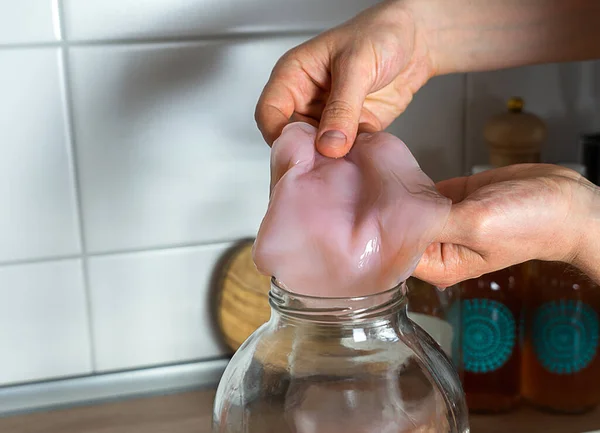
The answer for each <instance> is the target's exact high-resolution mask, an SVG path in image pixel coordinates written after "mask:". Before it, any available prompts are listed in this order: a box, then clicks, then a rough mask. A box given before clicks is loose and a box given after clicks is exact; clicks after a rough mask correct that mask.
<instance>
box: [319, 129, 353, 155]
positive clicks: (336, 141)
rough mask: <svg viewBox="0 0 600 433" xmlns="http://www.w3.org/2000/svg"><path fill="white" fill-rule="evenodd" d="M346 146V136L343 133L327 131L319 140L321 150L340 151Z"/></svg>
mask: <svg viewBox="0 0 600 433" xmlns="http://www.w3.org/2000/svg"><path fill="white" fill-rule="evenodd" d="M345 146H346V135H345V134H344V133H343V132H341V131H327V132H324V133H323V135H321V138H320V139H319V147H320V148H321V150H326V149H331V150H340V149H343V148H344V147H345Z"/></svg>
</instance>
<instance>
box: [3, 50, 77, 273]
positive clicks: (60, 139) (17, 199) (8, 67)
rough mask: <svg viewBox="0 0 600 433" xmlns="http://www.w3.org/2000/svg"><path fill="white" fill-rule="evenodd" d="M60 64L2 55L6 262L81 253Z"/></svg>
mask: <svg viewBox="0 0 600 433" xmlns="http://www.w3.org/2000/svg"><path fill="white" fill-rule="evenodd" d="M59 61H60V56H59V50H57V49H56V48H47V49H28V50H14V49H13V50H5V51H3V50H0V65H2V67H1V68H0V95H2V98H1V99H0V203H2V204H3V205H2V211H1V212H0V262H2V261H11V260H23V259H32V258H38V257H48V256H56V255H69V254H78V253H80V252H81V251H80V246H79V233H78V229H77V214H76V209H75V190H74V185H73V176H72V173H71V169H70V164H71V160H70V151H69V146H70V144H69V140H68V138H67V137H68V135H67V128H66V126H65V125H66V123H65V109H64V103H63V101H64V95H63V88H62V77H61V75H60V70H59Z"/></svg>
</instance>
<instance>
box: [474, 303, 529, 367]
mask: <svg viewBox="0 0 600 433" xmlns="http://www.w3.org/2000/svg"><path fill="white" fill-rule="evenodd" d="M462 315H463V318H462V324H463V335H462V346H463V354H462V356H463V364H464V369H465V371H467V372H470V373H491V372H493V371H496V370H498V369H499V368H500V367H502V366H503V365H504V364H505V363H506V362H507V361H508V360H509V359H510V356H511V355H512V353H513V350H514V347H515V343H516V339H517V336H516V332H517V325H516V322H515V318H514V317H513V314H512V313H511V311H510V310H509V309H508V308H507V307H506V306H505V305H504V304H502V303H500V302H497V301H492V300H490V299H467V300H464V301H463V307H462Z"/></svg>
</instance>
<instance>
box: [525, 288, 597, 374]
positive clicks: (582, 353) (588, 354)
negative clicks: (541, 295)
mask: <svg viewBox="0 0 600 433" xmlns="http://www.w3.org/2000/svg"><path fill="white" fill-rule="evenodd" d="M599 328H600V321H599V319H598V313H597V312H596V311H594V309H593V308H592V307H590V306H589V305H586V304H584V303H583V302H580V301H574V300H561V301H553V302H548V303H546V304H543V305H542V306H540V307H539V308H538V309H537V310H536V311H535V314H534V315H533V321H532V338H533V349H534V351H535V355H536V357H537V359H538V360H539V362H540V364H542V366H543V367H544V368H545V369H546V370H548V371H549V372H551V373H555V374H573V373H577V372H579V371H581V370H583V369H584V368H586V367H587V366H588V365H590V363H591V362H592V361H593V360H594V358H595V357H596V352H597V351H598V343H599V341H600V335H599V334H600V332H599Z"/></svg>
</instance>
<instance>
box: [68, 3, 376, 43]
mask: <svg viewBox="0 0 600 433" xmlns="http://www.w3.org/2000/svg"><path fill="white" fill-rule="evenodd" d="M378 1H379V0H346V1H344V2H341V3H340V2H337V1H323V0H305V1H297V0H279V1H278V2H277V4H273V2H272V1H270V0H252V1H248V0H202V1H198V0H128V1H122V0H85V1H82V0H63V2H64V8H65V18H66V27H67V36H68V37H69V38H72V39H84V40H86V39H87V40H89V39H138V38H160V37H171V38H172V37H185V36H192V35H203V34H215V33H216V34H225V33H240V32H244V33H246V32H290V31H315V30H316V31H319V30H324V29H326V28H329V27H332V26H333V25H336V24H338V23H342V22H344V21H346V20H347V19H348V18H350V17H352V16H354V15H355V14H357V13H358V12H359V11H361V10H363V9H366V8H367V7H369V6H371V5H373V4H375V3H377V2H378ZM107 24H108V25H107Z"/></svg>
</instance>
